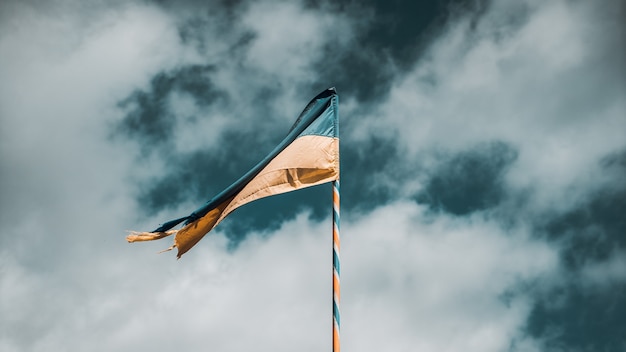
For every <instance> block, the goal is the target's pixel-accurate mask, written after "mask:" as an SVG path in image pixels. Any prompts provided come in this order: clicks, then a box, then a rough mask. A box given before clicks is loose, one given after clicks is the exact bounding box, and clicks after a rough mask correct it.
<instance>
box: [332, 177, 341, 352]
mask: <svg viewBox="0 0 626 352" xmlns="http://www.w3.org/2000/svg"><path fill="white" fill-rule="evenodd" d="M339 249H340V240H339V179H337V180H335V181H333V352H340V350H341V346H340V345H341V344H340V342H339V328H340V315H339V301H340V299H341V289H340V282H339V276H340V265H339Z"/></svg>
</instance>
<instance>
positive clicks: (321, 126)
mask: <svg viewBox="0 0 626 352" xmlns="http://www.w3.org/2000/svg"><path fill="white" fill-rule="evenodd" d="M337 108H338V96H337V92H336V91H335V89H334V88H329V89H327V90H325V91H323V92H321V93H320V94H318V95H317V96H316V97H315V98H313V100H311V102H309V104H308V105H307V106H306V108H305V109H304V110H303V111H302V113H301V114H300V116H299V117H298V119H297V120H296V122H295V124H294V125H293V126H292V127H291V130H290V131H289V133H288V134H287V137H285V139H284V140H283V141H282V142H281V143H280V144H279V145H278V146H277V147H276V148H274V150H272V152H271V153H270V154H269V155H268V156H266V157H265V158H264V159H263V160H261V162H259V163H258V164H257V165H256V166H255V167H253V168H252V169H251V170H250V171H248V172H247V173H246V174H245V175H243V176H242V177H241V178H240V179H239V180H237V181H236V182H235V183H233V184H232V185H230V186H229V187H228V188H226V189H225V190H224V191H222V192H221V193H219V194H218V195H216V196H215V197H213V199H211V200H209V201H208V202H207V203H206V204H205V205H203V206H202V207H201V208H199V209H197V210H196V211H194V212H193V213H191V214H190V215H188V216H185V217H182V218H179V219H175V220H171V221H168V222H166V223H164V224H163V225H162V226H161V227H159V228H158V229H156V230H154V231H152V232H135V231H131V234H129V235H128V236H127V237H126V239H127V240H128V242H136V241H151V240H156V239H160V238H163V237H166V236H170V235H176V236H175V238H174V245H173V246H172V247H170V248H168V250H170V249H173V248H178V255H177V256H178V258H180V257H181V256H182V255H183V254H185V253H186V252H187V251H188V250H189V249H191V247H193V246H194V245H195V244H196V243H198V241H200V240H201V239H202V237H204V235H206V234H207V233H208V232H209V231H211V230H212V229H213V228H214V227H215V226H217V224H219V223H220V221H222V220H223V219H224V218H225V217H226V216H227V215H228V214H230V213H231V212H233V211H234V210H235V209H237V208H239V207H240V206H242V205H244V204H247V203H250V202H252V201H254V200H257V199H260V198H264V197H269V196H273V195H276V194H281V193H286V192H291V191H295V190H298V189H301V188H305V187H310V186H315V185H319V184H322V183H326V182H330V181H335V180H338V179H339V124H338V111H337ZM182 222H184V226H183V227H182V228H181V229H179V230H172V229H173V228H174V227H175V226H177V225H178V224H180V223H182Z"/></svg>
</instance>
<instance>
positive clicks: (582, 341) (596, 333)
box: [527, 282, 626, 352]
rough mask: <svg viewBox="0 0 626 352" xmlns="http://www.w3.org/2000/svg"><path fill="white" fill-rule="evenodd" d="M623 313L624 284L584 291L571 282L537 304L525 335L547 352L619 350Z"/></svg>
mask: <svg viewBox="0 0 626 352" xmlns="http://www.w3.org/2000/svg"><path fill="white" fill-rule="evenodd" d="M624 312H626V284H624V283H617V284H614V285H612V286H611V287H610V288H606V289H599V290H593V291H588V290H583V289H581V288H580V286H579V285H577V284H576V283H574V282H572V283H571V284H569V285H566V286H564V287H559V288H558V289H556V290H554V291H551V292H550V293H549V294H548V295H546V296H545V297H543V298H542V299H541V300H539V301H538V303H537V305H536V306H535V307H534V308H533V310H532V313H531V315H530V317H529V321H528V325H527V333H528V334H530V335H531V336H533V337H536V338H540V339H542V340H544V341H545V342H544V343H545V346H546V347H547V348H548V349H549V350H551V351H615V352H618V351H623V349H624V346H626V337H624V331H626V321H625V320H624V317H623V316H624Z"/></svg>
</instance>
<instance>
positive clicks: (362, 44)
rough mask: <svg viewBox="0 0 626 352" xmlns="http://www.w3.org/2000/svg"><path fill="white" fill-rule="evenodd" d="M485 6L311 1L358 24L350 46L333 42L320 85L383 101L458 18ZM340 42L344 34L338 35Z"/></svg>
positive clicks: (320, 67) (320, 68)
mask: <svg viewBox="0 0 626 352" xmlns="http://www.w3.org/2000/svg"><path fill="white" fill-rule="evenodd" d="M484 3H485V1H465V0H438V1H399V0H391V1H389V0H386V1H385V0H367V1H357V2H355V1H351V0H341V1H315V0H311V1H308V4H309V6H310V7H311V8H315V9H324V10H330V11H333V12H336V13H342V14H347V15H348V17H351V18H353V19H354V20H355V22H356V23H358V25H357V26H356V27H355V28H356V34H355V40H354V41H353V43H352V45H350V46H342V45H338V44H337V43H336V42H334V41H332V40H331V41H330V43H329V44H328V45H327V46H326V47H325V48H324V50H325V55H324V56H323V60H322V61H320V62H318V63H317V64H316V65H315V70H316V71H317V72H319V78H318V82H330V81H332V82H334V84H335V85H337V87H340V88H341V90H342V91H343V92H344V95H345V96H346V97H355V98H356V99H358V100H359V101H361V102H363V103H371V102H373V101H377V100H378V99H384V98H385V96H386V94H387V92H388V91H389V88H390V86H391V84H392V83H393V82H394V81H395V79H396V78H397V76H402V75H403V74H405V73H406V72H407V71H408V70H410V69H411V68H412V67H413V65H414V64H415V63H416V62H417V60H418V59H419V58H420V55H421V54H422V52H423V50H424V48H425V47H426V46H427V45H428V44H429V43H430V40H432V38H433V37H434V35H435V34H436V32H437V31H438V30H440V29H441V28H442V26H443V25H444V24H445V23H446V20H447V19H449V18H450V17H452V16H453V15H454V14H455V13H461V12H462V13H464V14H465V15H467V12H470V10H471V11H478V10H480V9H481V8H483V7H484ZM336 35H337V37H340V36H342V33H336Z"/></svg>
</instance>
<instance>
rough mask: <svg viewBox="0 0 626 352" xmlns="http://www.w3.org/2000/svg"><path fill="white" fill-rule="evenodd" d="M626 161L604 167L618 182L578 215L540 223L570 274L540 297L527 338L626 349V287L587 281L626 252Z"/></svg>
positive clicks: (620, 157) (616, 158)
mask: <svg viewBox="0 0 626 352" xmlns="http://www.w3.org/2000/svg"><path fill="white" fill-rule="evenodd" d="M625 161H626V153H624V152H621V153H614V154H611V155H610V156H608V157H606V158H604V159H603V160H602V162H601V163H600V166H599V167H600V168H601V169H602V171H603V173H605V174H609V175H612V176H614V177H613V178H612V182H608V183H607V184H606V185H605V186H604V187H602V188H601V189H599V190H597V191H595V192H594V193H593V194H591V195H590V196H589V197H588V198H587V199H586V200H585V201H584V202H582V204H580V205H579V206H577V207H575V208H574V209H572V210H570V211H568V212H565V213H563V214H550V215H548V217H547V219H544V220H540V221H538V224H539V225H538V229H537V230H536V232H537V234H543V235H545V236H546V237H547V239H548V240H549V241H550V242H553V243H555V244H558V245H560V246H561V248H562V249H561V261H562V263H563V270H564V271H565V274H564V276H563V278H562V283H561V284H556V285H555V286H554V287H552V288H551V289H549V290H548V291H547V292H544V293H542V294H539V297H538V300H537V303H536V305H535V306H534V308H533V310H532V314H531V315H530V317H529V320H528V325H527V332H528V333H529V334H530V335H531V336H533V337H537V338H541V339H544V340H545V341H546V346H547V347H549V348H554V349H555V350H559V349H566V350H568V349H571V348H578V349H580V350H581V351H621V350H622V349H623V347H624V346H626V337H624V334H623V332H624V331H626V320H624V312H625V311H626V284H624V283H623V282H619V281H617V282H610V281H609V284H608V285H607V284H596V285H589V284H585V278H584V271H585V270H586V268H588V267H589V266H594V265H595V266H597V265H609V263H610V262H611V260H612V259H613V258H612V257H613V256H615V255H619V253H624V251H626V237H625V236H624V234H626V218H625V217H624V214H626V185H624V184H623V176H624V175H626V162H625ZM617 265H622V264H617ZM604 275H607V274H604ZM587 280H588V279H587ZM602 280H603V279H600V281H602ZM604 280H610V278H608V279H604Z"/></svg>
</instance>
